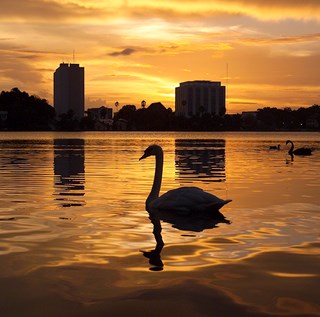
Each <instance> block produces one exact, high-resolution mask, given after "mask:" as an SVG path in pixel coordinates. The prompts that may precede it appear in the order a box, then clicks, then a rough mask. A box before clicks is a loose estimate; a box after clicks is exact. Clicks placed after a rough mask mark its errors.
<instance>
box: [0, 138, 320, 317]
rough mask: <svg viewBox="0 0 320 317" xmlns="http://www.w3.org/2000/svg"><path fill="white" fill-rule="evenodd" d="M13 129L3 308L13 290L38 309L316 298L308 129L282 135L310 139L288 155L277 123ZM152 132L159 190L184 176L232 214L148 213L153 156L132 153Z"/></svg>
mask: <svg viewBox="0 0 320 317" xmlns="http://www.w3.org/2000/svg"><path fill="white" fill-rule="evenodd" d="M16 135H17V134H16ZM13 136H14V135H13V134H10V136H7V135H5V138H4V136H3V135H2V136H0V175H1V179H2V182H0V191H1V196H0V259H1V261H0V280H1V281H0V282H1V283H0V285H1V286H0V291H1V294H4V295H3V297H2V299H1V300H0V306H1V305H2V306H1V307H6V309H7V311H6V312H8V314H7V315H8V316H10V315H12V312H13V310H14V308H13V307H15V306H14V304H13V302H14V300H13V298H14V297H16V299H15V300H16V301H17V300H18V301H19V302H20V303H21V304H20V306H19V307H20V308H17V309H18V310H19V309H20V313H21V312H22V311H23V310H24V309H26V307H28V309H29V310H31V311H32V312H33V314H32V313H30V315H32V316H37V314H36V313H35V311H34V310H35V308H34V310H33V308H31V307H38V309H39V311H41V307H42V306H43V314H42V315H46V316H58V315H59V316H64V315H65V312H68V311H69V312H70V311H71V310H72V311H74V312H75V315H78V316H99V313H101V311H102V312H106V311H108V312H109V313H110V312H113V313H114V315H121V313H122V314H123V315H124V316H125V315H126V313H127V315H128V312H130V313H131V314H134V313H136V315H137V316H138V315H141V314H142V311H143V309H147V310H148V312H150V311H152V313H153V315H154V316H160V315H161V314H162V315H163V314H164V313H166V314H167V315H169V316H170V315H172V316H173V315H174V314H173V312H175V313H177V311H178V310H179V309H180V313H181V310H182V311H183V312H184V315H185V316H195V315H197V314H198V313H199V312H203V315H204V316H211V315H212V312H214V303H217V302H219V303H220V308H221V312H222V313H221V316H265V314H287V315H288V316H303V314H305V315H308V314H309V315H311V314H314V315H316V314H317V310H318V311H319V305H318V299H317V295H316V294H318V291H319V271H320V270H319V263H320V262H319V248H320V245H319V240H318V239H319V237H318V234H319V208H320V207H319V206H320V201H319V195H318V193H319V189H320V188H319V187H320V184H319V179H318V175H319V174H318V171H319V167H320V155H319V153H320V151H319V149H320V139H319V136H318V135H314V134H308V137H307V136H306V134H302V135H301V136H299V135H297V134H294V135H293V136H294V138H293V137H291V136H290V138H292V139H296V140H297V143H298V144H299V143H300V144H306V145H308V146H311V147H314V148H315V151H314V153H313V154H312V156H310V157H296V158H295V159H294V161H291V160H289V162H288V154H287V151H286V149H285V148H282V149H281V150H280V151H271V150H269V145H270V144H278V143H281V142H285V140H286V139H287V138H289V137H288V135H287V134H283V135H282V134H281V135H279V134H275V135H270V134H257V135H252V134H249V135H248V134H241V135H239V134H228V133H227V134H220V135H216V134H194V135H193V134H191V135H189V134H172V133H168V134H166V133H164V134H159V133H158V134H157V133H155V134H152V133H150V134H148V133H132V134H129V135H128V134H121V133H120V134H116V133H111V134H109V133H83V134H81V136H80V135H79V134H65V135H64V134H59V133H53V134H52V133H49V134H45V133H44V134H41V135H40V136H38V137H37V138H35V139H34V138H32V134H24V135H23V139H21V137H22V136H21V134H20V135H17V139H15V138H14V137H13ZM152 143H158V144H160V145H162V147H163V149H164V152H165V162H164V174H163V184H162V192H164V191H166V190H169V189H172V188H175V187H179V186H190V185H192V186H199V187H202V188H203V189H205V190H208V191H209V192H213V193H214V194H216V195H217V196H219V197H221V198H223V199H232V200H233V201H232V202H231V203H230V204H228V205H226V206H225V207H223V209H222V210H221V211H222V212H223V214H224V215H225V216H226V218H227V220H228V221H230V223H227V222H226V223H214V222H212V223H210V221H208V220H205V221H203V219H200V220H199V219H196V220H195V219H192V220H187V221H186V220H185V219H180V220H182V222H181V221H180V222H179V221H177V219H172V218H162V219H159V218H154V217H151V216H150V215H149V214H148V212H147V211H146V210H145V208H144V206H145V199H146V197H147V196H148V193H149V191H150V188H151V184H152V180H153V173H154V160H153V159H152V158H150V159H148V160H145V161H144V162H139V161H138V159H139V157H141V154H142V153H143V151H144V149H145V148H146V147H147V146H149V145H150V144H152ZM57 198H59V199H58V200H57ZM61 199H62V200H61ZM65 206H68V208H65ZM183 221H184V222H183ZM201 221H202V222H201ZM140 251H142V253H141V252H140ZM143 255H145V256H146V257H145V256H143ZM149 261H150V263H149ZM150 268H154V269H155V270H158V271H159V270H161V272H158V273H156V272H151V271H150V270H149V269H150ZM248 281H250V283H249V284H248ZM22 289H23V290H24V291H23V292H22ZM177 294H179V296H178V295H177ZM39 298H41V300H40V301H39ZM52 298H56V299H57V302H56V303H53V302H52V300H50V299H52ZM178 298H179V299H178ZM36 299H37V300H36ZM4 302H6V306H4V304H3V303H4ZM27 302H29V304H28V305H27V304H26V303H27ZM10 303H11V304H10ZM57 303H58V304H59V305H57ZM88 303H89V304H88ZM182 303H183V304H184V305H183V304H182ZM201 303H206V305H202V304H201ZM210 303H212V304H210ZM30 304H32V305H30ZM124 304H125V305H124ZM166 305H172V306H174V307H177V308H175V310H174V311H170V312H168V311H166V310H165V306H166ZM175 305H176V306H175ZM58 307H61V309H60V310H59V308H58ZM142 307H143V309H142ZM186 307H187V309H186ZM45 309H46V310H45ZM44 311H45V312H46V313H44ZM9 313H11V314H9ZM63 314H64V315H63ZM100 315H101V314H100Z"/></svg>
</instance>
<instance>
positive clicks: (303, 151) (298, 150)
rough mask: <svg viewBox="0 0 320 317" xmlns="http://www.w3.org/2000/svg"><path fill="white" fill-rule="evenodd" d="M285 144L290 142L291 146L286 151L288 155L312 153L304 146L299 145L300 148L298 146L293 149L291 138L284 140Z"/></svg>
mask: <svg viewBox="0 0 320 317" xmlns="http://www.w3.org/2000/svg"><path fill="white" fill-rule="evenodd" d="M287 144H291V147H290V149H289V151H288V153H289V154H290V155H311V153H312V149H310V148H306V147H301V148H298V149H296V150H294V145H293V142H292V141H291V140H287V141H286V145H287Z"/></svg>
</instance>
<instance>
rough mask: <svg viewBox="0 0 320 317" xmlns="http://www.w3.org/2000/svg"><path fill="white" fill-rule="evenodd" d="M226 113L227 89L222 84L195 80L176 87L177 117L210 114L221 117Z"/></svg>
mask: <svg viewBox="0 0 320 317" xmlns="http://www.w3.org/2000/svg"><path fill="white" fill-rule="evenodd" d="M225 112H226V87H225V86H221V83H220V82H216V81H208V80H194V81H186V82H183V83H180V86H179V87H176V96H175V113H176V115H179V116H185V117H190V116H194V115H202V114H204V113H209V114H214V115H219V116H221V115H224V114H225Z"/></svg>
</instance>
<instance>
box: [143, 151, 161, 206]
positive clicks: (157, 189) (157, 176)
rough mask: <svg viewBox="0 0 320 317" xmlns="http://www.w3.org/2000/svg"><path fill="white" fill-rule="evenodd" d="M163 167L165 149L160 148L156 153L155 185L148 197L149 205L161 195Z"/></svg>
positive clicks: (147, 203)
mask: <svg viewBox="0 0 320 317" xmlns="http://www.w3.org/2000/svg"><path fill="white" fill-rule="evenodd" d="M162 169H163V151H162V150H161V149H159V151H158V153H157V154H156V167H155V173H154V179H153V185H152V188H151V192H150V194H149V196H148V198H147V201H146V205H147V206H148V205H149V204H150V203H151V202H152V201H153V200H155V199H157V198H158V197H159V193H160V188H161V181H162Z"/></svg>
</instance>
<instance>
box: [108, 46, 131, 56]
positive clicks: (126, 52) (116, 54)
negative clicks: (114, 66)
mask: <svg viewBox="0 0 320 317" xmlns="http://www.w3.org/2000/svg"><path fill="white" fill-rule="evenodd" d="M135 52H136V50H135V49H133V48H130V47H128V48H125V49H124V50H122V51H120V52H112V53H109V54H108V55H110V56H121V55H123V56H128V55H131V54H133V53H135Z"/></svg>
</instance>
